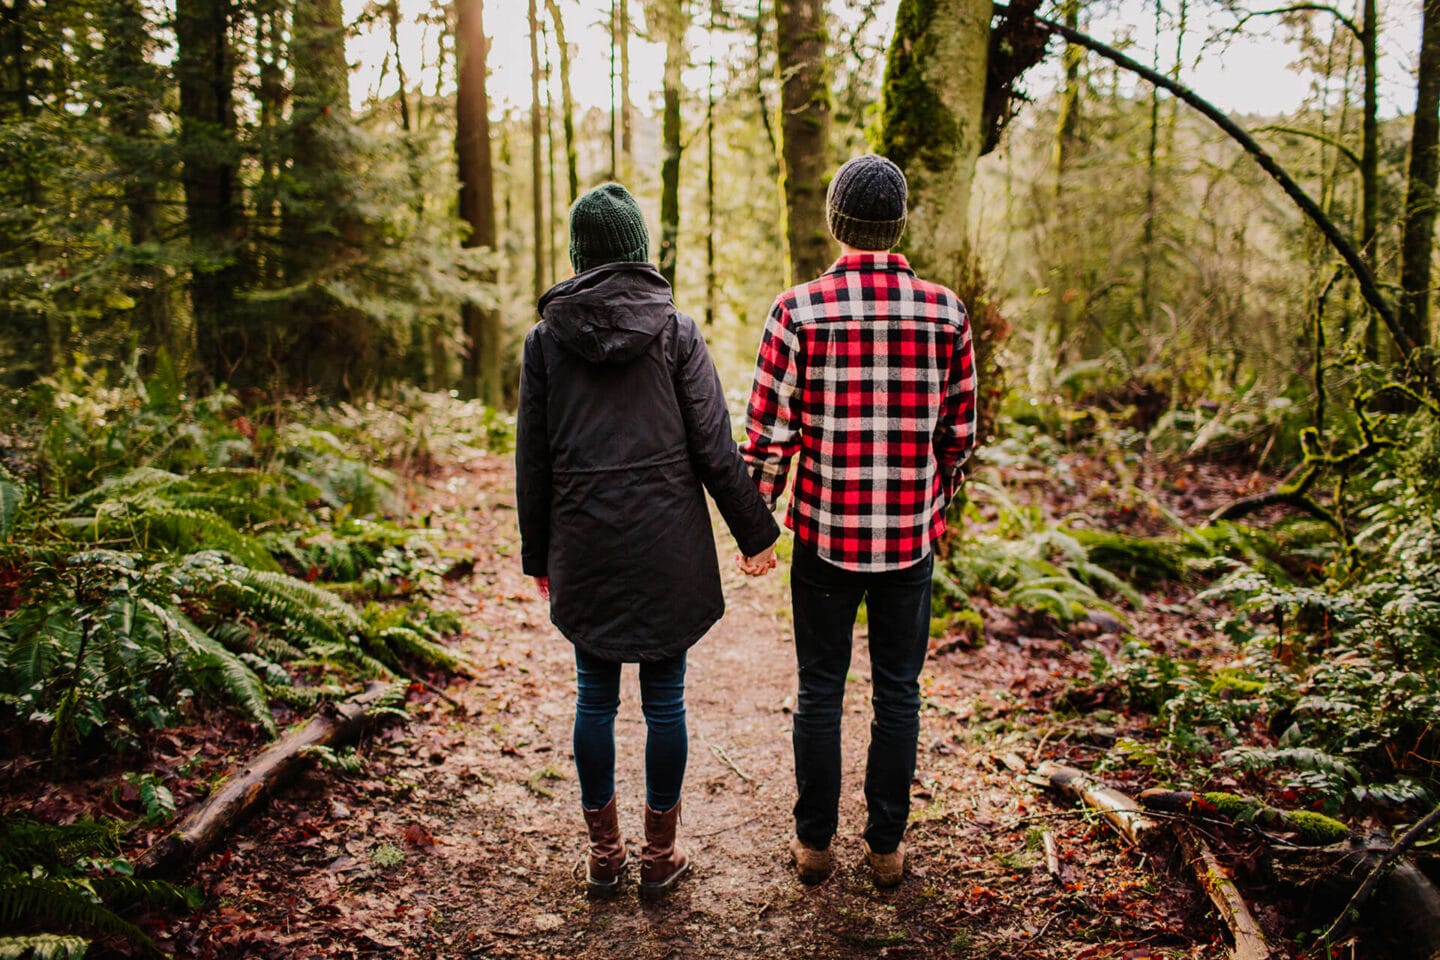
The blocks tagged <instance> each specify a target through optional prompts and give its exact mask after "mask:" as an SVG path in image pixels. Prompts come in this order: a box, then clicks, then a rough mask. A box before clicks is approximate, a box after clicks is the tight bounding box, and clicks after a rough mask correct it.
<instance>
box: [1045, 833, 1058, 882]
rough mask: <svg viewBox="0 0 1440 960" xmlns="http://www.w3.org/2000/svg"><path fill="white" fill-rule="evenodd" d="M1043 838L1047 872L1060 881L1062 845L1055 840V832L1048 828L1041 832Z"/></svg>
mask: <svg viewBox="0 0 1440 960" xmlns="http://www.w3.org/2000/svg"><path fill="white" fill-rule="evenodd" d="M1041 839H1042V841H1043V842H1044V844H1045V872H1046V873H1048V874H1050V876H1051V877H1053V878H1054V879H1055V880H1056V881H1057V882H1058V881H1059V880H1060V847H1059V845H1058V844H1057V843H1056V842H1055V834H1053V833H1051V832H1050V831H1049V830H1046V831H1045V832H1044V833H1043V834H1041Z"/></svg>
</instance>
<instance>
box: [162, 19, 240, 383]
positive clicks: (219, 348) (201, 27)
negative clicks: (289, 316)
mask: <svg viewBox="0 0 1440 960" xmlns="http://www.w3.org/2000/svg"><path fill="white" fill-rule="evenodd" d="M232 12H233V11H232V8H231V3H230V0H175V40H176V46H177V48H178V49H177V51H176V56H175V75H176V79H177V80H178V82H179V87H180V155H181V158H182V161H183V163H184V172H183V173H182V175H181V183H182V184H183V186H184V190H185V221H186V225H187V227H188V230H189V234H190V247H191V251H192V263H193V266H192V268H191V277H190V302H191V311H192V313H193V315H194V322H195V338H196V345H197V347H198V349H199V354H200V359H201V363H202V365H203V367H204V369H205V370H206V372H207V373H208V374H209V375H210V377H211V378H212V379H214V380H216V381H226V380H229V379H230V378H231V377H232V376H233V375H234V373H235V370H236V368H237V367H238V366H239V364H240V363H241V362H242V361H243V360H244V359H245V356H246V351H247V345H248V331H247V330H246V329H245V325H244V323H243V321H242V318H241V317H239V316H238V311H237V307H236V297H235V294H236V290H237V288H238V287H239V285H240V269H239V266H238V247H239V244H240V242H241V240H242V234H243V231H244V219H243V211H242V208H241V204H240V173H239V153H238V151H237V150H236V149H235V125H236V121H235V102H234V98H233V94H234V87H235V61H234V55H233V51H232V49H231V46H230V20H231V16H232Z"/></svg>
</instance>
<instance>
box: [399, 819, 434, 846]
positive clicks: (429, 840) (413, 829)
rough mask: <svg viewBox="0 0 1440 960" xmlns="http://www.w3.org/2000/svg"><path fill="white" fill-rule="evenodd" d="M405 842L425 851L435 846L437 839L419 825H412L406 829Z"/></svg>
mask: <svg viewBox="0 0 1440 960" xmlns="http://www.w3.org/2000/svg"><path fill="white" fill-rule="evenodd" d="M405 842H406V843H409V844H412V845H414V846H417V847H420V848H421V849H424V850H429V849H431V848H432V847H434V846H435V838H434V837H433V836H431V834H430V831H429V830H426V829H425V828H424V827H422V826H420V824H418V823H412V824H410V826H408V827H406V828H405Z"/></svg>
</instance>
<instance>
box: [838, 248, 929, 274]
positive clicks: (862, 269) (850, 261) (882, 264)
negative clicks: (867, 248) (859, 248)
mask: <svg viewBox="0 0 1440 960" xmlns="http://www.w3.org/2000/svg"><path fill="white" fill-rule="evenodd" d="M825 272H826V273H827V274H841V273H908V274H909V275H910V276H912V277H913V276H914V275H915V271H914V270H912V269H910V261H909V260H906V259H905V256H904V255H903V254H899V253H850V254H846V255H845V256H842V257H841V258H840V259H839V260H836V261H835V262H834V263H833V264H831V266H830V269H829V270H826V271H825Z"/></svg>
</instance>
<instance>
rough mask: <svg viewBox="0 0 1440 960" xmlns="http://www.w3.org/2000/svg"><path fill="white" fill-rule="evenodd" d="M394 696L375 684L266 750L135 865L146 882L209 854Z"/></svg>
mask: <svg viewBox="0 0 1440 960" xmlns="http://www.w3.org/2000/svg"><path fill="white" fill-rule="evenodd" d="M390 692H391V686H390V684H387V683H371V684H369V685H367V686H366V688H365V690H364V692H362V693H359V694H356V695H355V696H353V697H351V698H350V699H348V700H344V701H341V702H340V703H335V704H329V705H327V706H326V707H325V708H324V709H323V710H322V711H321V712H320V713H318V714H316V715H315V716H314V717H312V718H310V720H309V721H307V722H306V723H304V724H301V725H300V726H298V727H295V728H294V729H293V730H291V731H290V732H288V733H286V734H285V735H284V736H282V737H281V738H280V739H279V740H277V741H275V742H274V743H272V744H271V745H270V746H268V747H266V748H265V749H264V750H262V751H260V753H259V754H258V755H257V756H255V757H254V758H253V759H251V761H250V762H249V763H247V764H245V766H243V767H241V768H240V769H239V770H237V771H236V772H235V773H233V774H232V775H230V776H229V777H227V778H226V779H225V780H224V781H222V782H221V783H220V785H219V786H218V787H217V788H216V789H215V791H214V792H213V793H212V794H211V795H210V796H209V797H208V798H206V799H205V800H202V801H201V802H200V803H198V804H196V805H195V806H193V807H191V808H190V810H189V811H188V812H187V813H186V814H185V816H184V817H183V818H181V820H180V822H179V823H178V824H176V826H175V828H174V829H173V830H171V831H170V832H169V833H167V834H166V835H165V836H164V837H162V838H161V839H160V840H159V841H158V842H157V843H155V845H154V846H152V847H151V848H150V849H149V850H146V851H145V852H144V853H143V854H141V856H140V858H139V859H138V860H136V861H135V874H136V875H137V876H141V877H150V876H166V875H173V874H175V873H176V872H178V871H179V870H180V869H181V868H183V867H185V866H186V865H188V864H189V863H191V862H192V861H194V859H195V858H196V857H198V856H199V855H200V854H202V853H204V852H206V851H207V850H209V849H210V848H211V847H213V846H214V845H215V844H216V843H218V842H219V841H220V839H221V838H222V837H224V836H225V834H226V833H227V832H229V830H230V828H231V827H233V826H234V825H235V824H236V823H238V822H239V821H240V820H242V819H244V818H245V817H246V816H247V815H248V814H250V813H251V812H252V811H254V810H255V808H256V807H258V806H259V805H260V804H261V803H262V802H263V801H264V800H265V799H266V798H268V797H269V796H270V794H272V793H274V792H275V791H276V790H277V789H278V788H279V787H281V786H282V785H284V784H285V783H287V782H288V781H289V780H291V779H292V778H294V777H295V775H296V774H298V773H299V772H300V770H301V769H302V768H304V766H305V765H306V764H308V763H309V762H310V760H309V759H308V758H307V756H306V750H307V748H309V747H324V746H333V745H336V744H340V743H343V742H345V741H347V740H351V739H353V738H354V737H356V736H357V735H358V734H359V733H360V731H361V729H363V728H364V726H365V724H366V722H367V719H368V718H369V716H370V710H371V708H372V707H374V706H376V705H377V704H379V703H380V702H382V701H383V700H384V699H385V698H386V696H387V695H388V694H389V693H390Z"/></svg>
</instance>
